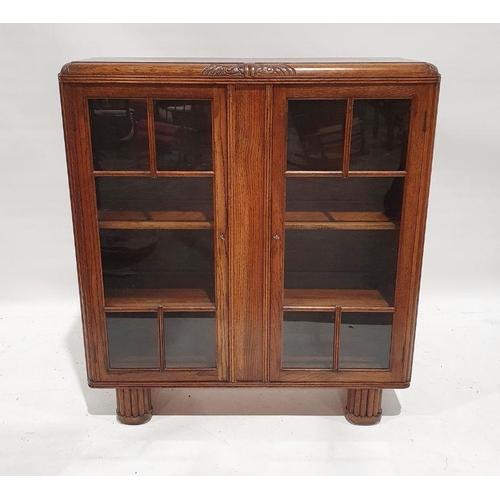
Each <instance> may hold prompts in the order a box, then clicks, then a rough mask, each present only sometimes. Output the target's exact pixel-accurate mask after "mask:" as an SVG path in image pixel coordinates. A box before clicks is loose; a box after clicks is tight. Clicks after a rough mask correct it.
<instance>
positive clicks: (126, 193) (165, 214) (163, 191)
mask: <svg viewBox="0 0 500 500" xmlns="http://www.w3.org/2000/svg"><path fill="white" fill-rule="evenodd" d="M96 193H97V207H98V210H99V220H122V221H126V220H131V221H159V220H160V221H161V220H172V221H175V220H180V221H192V222H195V221H200V222H203V221H212V220H213V205H212V198H213V195H212V179H211V178H209V177H202V178H189V179H186V178H166V177H158V178H156V179H151V178H149V177H98V178H97V179H96Z"/></svg>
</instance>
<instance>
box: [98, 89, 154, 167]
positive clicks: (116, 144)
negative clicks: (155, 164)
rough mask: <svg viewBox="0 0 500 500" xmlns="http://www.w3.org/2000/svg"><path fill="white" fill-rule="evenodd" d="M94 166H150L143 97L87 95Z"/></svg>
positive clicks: (144, 100)
mask: <svg viewBox="0 0 500 500" xmlns="http://www.w3.org/2000/svg"><path fill="white" fill-rule="evenodd" d="M89 113H90V132H91V137H92V157H93V162H94V170H108V171H109V170H113V171H116V170H118V171H136V170H145V171H148V170H149V148H148V120H147V106H146V99H90V100H89Z"/></svg>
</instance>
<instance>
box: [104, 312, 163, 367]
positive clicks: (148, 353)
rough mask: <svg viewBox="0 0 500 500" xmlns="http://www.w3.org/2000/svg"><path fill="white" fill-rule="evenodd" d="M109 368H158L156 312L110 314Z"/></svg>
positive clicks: (107, 325)
mask: <svg viewBox="0 0 500 500" xmlns="http://www.w3.org/2000/svg"><path fill="white" fill-rule="evenodd" d="M106 329H107V333H108V350H109V366H110V368H159V367H160V362H159V359H160V358H159V352H158V319H157V316H156V314H154V313H152V314H151V313H107V314H106Z"/></svg>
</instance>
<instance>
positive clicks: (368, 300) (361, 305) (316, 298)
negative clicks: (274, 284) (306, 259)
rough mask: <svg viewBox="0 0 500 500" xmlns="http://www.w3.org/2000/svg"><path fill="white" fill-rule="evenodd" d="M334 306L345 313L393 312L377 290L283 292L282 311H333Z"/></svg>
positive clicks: (303, 290)
mask: <svg viewBox="0 0 500 500" xmlns="http://www.w3.org/2000/svg"><path fill="white" fill-rule="evenodd" d="M336 306H340V307H341V308H342V310H343V311H346V312H348V311H359V312H362V311H372V310H377V311H380V312H391V311H393V310H394V308H393V307H391V306H390V305H389V303H388V302H387V301H386V300H385V299H384V297H382V295H381V293H380V292H379V291H378V290H317V289H316V290H310V289H288V290H285V295H284V300H283V310H284V311H334V310H335V307H336Z"/></svg>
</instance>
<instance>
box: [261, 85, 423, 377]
mask: <svg viewBox="0 0 500 500" xmlns="http://www.w3.org/2000/svg"><path fill="white" fill-rule="evenodd" d="M273 112H274V113H273V116H274V147H273V170H272V181H271V182H272V232H273V239H272V264H271V280H272V284H271V319H270V321H271V350H270V352H271V359H270V375H271V380H272V381H281V382H287V381H288V382H313V381H316V382H332V381H335V382H338V383H345V384H346V385H348V384H352V383H362V382H363V381H364V380H366V381H368V380H369V381H370V382H372V383H375V382H379V383H384V382H385V383H390V382H397V381H400V380H401V378H402V359H401V355H399V357H398V355H397V353H398V349H397V348H398V347H399V348H400V347H401V345H402V343H403V342H404V335H405V327H404V325H405V324H406V322H407V321H408V319H409V318H408V311H409V308H408V302H407V303H406V304H405V300H406V299H405V298H404V290H405V287H407V286H408V281H407V275H406V274H405V272H404V269H405V268H407V266H408V264H409V262H408V259H409V255H408V254H406V255H402V254H401V252H400V251H399V249H400V248H402V242H403V240H406V243H408V242H410V240H411V234H410V225H408V224H407V222H406V220H405V217H408V218H411V217H412V214H411V213H407V210H408V208H409V201H410V199H409V198H408V196H407V195H406V192H407V190H408V188H409V186H408V181H409V182H411V183H413V186H412V188H415V185H416V183H417V182H418V176H416V175H414V176H413V177H411V176H410V175H409V173H410V170H411V169H412V168H414V169H415V167H416V165H415V164H412V161H413V159H410V158H409V157H408V154H407V153H408V151H409V150H410V145H411V143H412V141H415V140H416V132H415V130H414V129H415V127H414V125H413V121H414V120H415V118H416V117H417V116H419V114H418V92H417V91H416V89H415V88H413V87H388V86H385V87H380V88H377V87H370V88H369V90H368V89H366V88H362V87H351V88H333V87H330V88H327V87H322V88H310V87H309V88H306V87H304V88H300V87H299V88H297V87H294V88H292V87H285V86H283V87H275V89H274V109H273ZM413 173H414V174H415V173H416V172H415V171H414V172H413ZM417 191H418V189H417ZM410 246H411V242H410ZM408 267H409V266H408ZM400 351H401V349H399V352H400Z"/></svg>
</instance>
